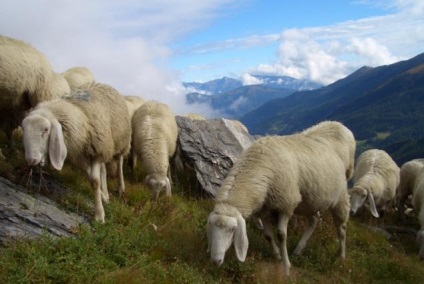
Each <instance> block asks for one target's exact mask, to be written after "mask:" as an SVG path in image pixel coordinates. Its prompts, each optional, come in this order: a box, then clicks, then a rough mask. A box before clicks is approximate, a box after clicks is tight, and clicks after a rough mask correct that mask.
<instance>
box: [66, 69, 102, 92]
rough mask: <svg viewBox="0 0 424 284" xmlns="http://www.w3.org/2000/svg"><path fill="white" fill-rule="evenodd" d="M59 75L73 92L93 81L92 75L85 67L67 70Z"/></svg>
mask: <svg viewBox="0 0 424 284" xmlns="http://www.w3.org/2000/svg"><path fill="white" fill-rule="evenodd" d="M61 75H62V76H63V77H64V78H65V79H66V81H67V82H68V84H69V87H70V88H71V90H75V89H77V88H79V87H83V86H84V85H89V84H92V83H93V82H94V81H95V80H94V75H93V73H92V72H91V71H90V69H88V68H87V67H82V66H76V67H72V68H69V69H68V70H66V71H65V72H63V73H61Z"/></svg>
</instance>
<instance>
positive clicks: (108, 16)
mask: <svg viewBox="0 0 424 284" xmlns="http://www.w3.org/2000/svg"><path fill="white" fill-rule="evenodd" d="M0 34H1V35H4V36H9V37H13V38H16V39H20V40H23V41H25V42H27V43H29V44H31V45H32V46H34V47H35V48H37V49H38V50H39V51H41V52H42V53H43V54H44V55H46V57H47V58H48V59H49V61H50V63H51V65H52V67H53V69H54V70H55V71H56V72H58V73H60V72H63V71H65V70H66V69H68V68H71V67H74V66H85V67H88V68H89V69H90V70H92V72H93V73H94V75H95V77H96V80H97V81H99V82H102V83H107V84H109V85H111V86H113V87H115V88H116V89H117V90H118V91H120V92H121V93H122V94H123V95H136V96H140V97H142V98H145V99H154V100H157V101H161V102H164V103H166V104H168V105H169V106H170V107H171V108H172V109H173V110H174V112H175V113H176V114H185V113H189V112H196V113H201V114H203V115H204V116H206V117H213V116H215V115H216V113H214V111H213V110H211V109H210V108H209V107H208V106H206V105H187V104H186V102H185V93H186V92H187V90H185V89H184V87H183V86H182V82H192V81H195V82H206V81H209V80H213V79H217V78H221V77H223V76H229V77H233V78H240V79H241V80H243V82H244V84H253V83H258V82H257V79H255V77H254V76H252V75H254V74H270V75H285V76H292V77H295V78H298V79H310V80H313V81H316V82H319V83H322V84H325V85H327V84H330V83H332V82H334V81H336V80H338V79H341V78H344V77H346V76H347V75H349V74H350V73H352V72H353V71H355V70H357V69H358V68H360V67H362V66H364V65H367V66H371V67H375V66H380V65H386V64H391V63H394V62H397V61H400V60H405V59H409V58H411V57H414V56H416V55H418V54H420V53H422V52H424V1H422V0H379V1H377V0H376V1H372V0H352V1H348V0H338V1H333V0H331V1H330V0H321V1H315V0H297V1H284V0H243V1H242V0H208V1H198V0H155V1H147V0H72V1H64V0H55V1H48V0H19V1H10V0H0Z"/></svg>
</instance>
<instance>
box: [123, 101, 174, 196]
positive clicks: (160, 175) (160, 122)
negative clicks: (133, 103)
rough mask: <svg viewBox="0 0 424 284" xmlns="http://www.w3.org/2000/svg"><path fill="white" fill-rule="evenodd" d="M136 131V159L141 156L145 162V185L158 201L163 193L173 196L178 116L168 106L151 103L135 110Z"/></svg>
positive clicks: (134, 122)
mask: <svg viewBox="0 0 424 284" xmlns="http://www.w3.org/2000/svg"><path fill="white" fill-rule="evenodd" d="M132 128H133V136H132V142H131V143H132V147H131V148H132V153H133V159H134V160H135V159H136V158H137V157H138V158H140V159H141V161H142V163H143V168H144V169H145V171H146V174H147V175H146V177H145V178H144V184H145V185H146V186H147V187H148V188H149V190H150V191H151V193H152V196H153V198H155V199H157V198H158V196H159V193H160V192H161V191H162V190H165V193H166V195H167V196H171V182H170V179H169V177H170V167H169V159H170V158H171V157H172V156H173V155H174V154H175V149H176V145H177V138H178V126H177V122H176V120H175V116H174V114H173V113H172V111H171V109H170V108H169V107H168V106H167V105H165V104H162V103H159V102H155V101H148V102H146V103H144V104H143V105H142V106H141V107H140V108H138V109H137V110H136V111H135V113H134V116H133V118H132ZM167 175H168V176H169V177H167Z"/></svg>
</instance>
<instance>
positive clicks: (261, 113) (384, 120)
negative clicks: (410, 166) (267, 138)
mask: <svg viewBox="0 0 424 284" xmlns="http://www.w3.org/2000/svg"><path fill="white" fill-rule="evenodd" d="M322 120H337V121H340V122H342V123H344V124H345V125H346V126H347V127H349V128H350V129H351V130H352V131H353V133H354V135H355V137H356V139H357V140H358V141H361V143H360V144H359V145H360V146H361V147H379V148H382V149H387V150H388V151H389V152H390V153H391V154H392V155H394V158H395V159H397V161H398V162H404V161H406V160H407V159H409V158H414V157H424V143H421V142H420V141H423V140H424V139H423V138H424V132H423V131H422V130H423V129H424V53H423V54H420V55H418V56H416V57H414V58H411V59H409V60H405V61H400V62H397V63H394V64H391V65H385V66H380V67H376V68H371V67H362V68H361V69H359V70H357V71H356V72H354V73H353V74H351V75H350V76H348V77H346V78H344V79H341V80H339V81H336V82H335V83H333V84H331V85H328V86H326V87H323V88H320V89H316V90H311V91H301V92H296V93H294V94H292V95H290V96H288V97H285V98H280V99H275V100H272V101H269V102H268V103H265V104H264V105H262V106H261V107H259V108H258V109H256V110H254V111H252V112H250V113H248V114H246V115H244V116H243V117H242V118H241V121H242V122H243V123H244V124H245V125H246V126H247V127H248V128H249V131H250V132H251V133H253V134H280V135H284V134H290V133H294V132H297V131H301V130H303V129H305V128H307V127H309V126H311V125H313V124H316V123H318V122H319V121H322ZM419 143H421V144H419ZM418 145H422V146H419V147H418Z"/></svg>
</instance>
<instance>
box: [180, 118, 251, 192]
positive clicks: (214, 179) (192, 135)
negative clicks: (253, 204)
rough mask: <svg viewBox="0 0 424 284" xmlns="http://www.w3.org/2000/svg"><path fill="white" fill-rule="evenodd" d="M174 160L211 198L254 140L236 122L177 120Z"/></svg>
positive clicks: (242, 126) (222, 120) (224, 120)
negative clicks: (176, 144)
mask: <svg viewBox="0 0 424 284" xmlns="http://www.w3.org/2000/svg"><path fill="white" fill-rule="evenodd" d="M177 124H178V127H179V136H178V145H179V146H178V147H179V150H178V151H177V152H179V154H178V156H179V159H180V160H181V162H182V164H184V168H185V171H187V169H191V170H193V171H194V172H195V175H196V177H197V180H198V182H199V184H200V186H201V188H202V189H203V190H205V191H206V192H208V193H209V194H211V195H212V196H214V195H215V193H216V190H217V189H218V188H219V186H220V185H221V182H222V180H223V179H224V178H225V177H226V176H227V173H228V171H229V170H230V169H231V167H232V166H233V164H234V162H235V161H236V160H237V159H238V157H239V156H240V155H241V154H242V153H243V151H244V150H245V149H247V148H248V147H249V146H250V145H251V144H252V142H253V141H254V138H253V137H252V136H251V135H250V134H249V133H248V132H247V129H246V128H245V127H244V125H243V124H241V123H240V122H239V121H236V120H227V119H210V120H190V119H189V118H186V117H179V116H177Z"/></svg>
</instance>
